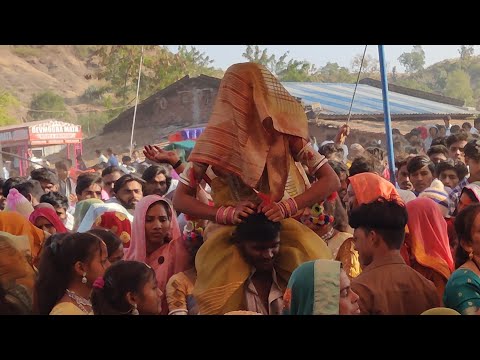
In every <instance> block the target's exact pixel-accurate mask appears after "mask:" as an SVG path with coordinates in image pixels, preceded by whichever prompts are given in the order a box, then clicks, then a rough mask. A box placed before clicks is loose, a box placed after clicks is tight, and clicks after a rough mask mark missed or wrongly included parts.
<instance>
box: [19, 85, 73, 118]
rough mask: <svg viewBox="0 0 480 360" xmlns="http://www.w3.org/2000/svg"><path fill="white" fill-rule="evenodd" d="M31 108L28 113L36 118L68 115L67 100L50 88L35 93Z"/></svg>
mask: <svg viewBox="0 0 480 360" xmlns="http://www.w3.org/2000/svg"><path fill="white" fill-rule="evenodd" d="M30 109H31V111H29V112H28V115H29V117H31V118H32V119H34V120H43V119H50V118H56V119H61V118H65V117H67V108H66V107H65V101H64V100H63V98H62V97H61V96H59V95H57V94H55V93H53V92H52V91H50V90H48V91H44V92H41V93H39V94H37V95H35V96H34V97H33V99H32V101H31V103H30Z"/></svg>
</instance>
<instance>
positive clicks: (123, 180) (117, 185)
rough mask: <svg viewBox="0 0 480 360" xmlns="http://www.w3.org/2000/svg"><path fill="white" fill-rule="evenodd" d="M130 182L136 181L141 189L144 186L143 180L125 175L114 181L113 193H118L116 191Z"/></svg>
mask: <svg viewBox="0 0 480 360" xmlns="http://www.w3.org/2000/svg"><path fill="white" fill-rule="evenodd" d="M132 181H136V182H138V183H139V184H140V186H142V188H143V185H144V184H145V180H143V179H142V178H140V177H138V176H135V175H132V174H126V175H123V176H122V177H121V178H120V179H118V180H117V181H115V185H113V192H114V193H115V194H116V193H118V191H119V190H120V189H121V188H122V187H123V186H124V185H125V184H127V183H129V182H132Z"/></svg>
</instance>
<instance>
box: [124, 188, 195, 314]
mask: <svg viewBox="0 0 480 360" xmlns="http://www.w3.org/2000/svg"><path fill="white" fill-rule="evenodd" d="M160 201H161V202H164V203H165V204H167V205H168V206H169V207H170V210H171V213H172V218H171V219H170V231H171V235H172V240H170V242H168V243H166V244H164V245H163V246H161V247H160V248H159V249H157V250H155V251H154V252H153V253H152V254H150V255H147V239H146V236H145V217H146V214H147V211H148V209H149V208H150V206H152V205H153V204H154V203H156V202H160ZM125 260H135V261H141V262H144V263H146V264H148V265H149V266H151V267H152V268H153V270H154V271H155V274H156V277H157V282H158V287H159V289H160V290H161V291H162V292H163V299H162V314H168V304H167V301H166V295H165V293H166V285H167V282H168V280H169V279H170V277H171V276H172V275H174V274H176V273H179V272H182V271H185V270H187V269H188V266H189V263H190V256H189V254H188V251H187V248H186V246H185V242H184V239H183V237H182V234H181V233H180V229H179V227H178V221H177V214H176V212H175V210H174V209H173V206H172V204H171V202H170V201H169V200H168V199H165V198H163V197H161V196H159V195H148V196H145V197H144V198H143V199H142V200H140V201H139V202H138V203H137V205H136V206H135V212H134V214H133V223H132V239H131V241H130V247H129V248H128V249H125Z"/></svg>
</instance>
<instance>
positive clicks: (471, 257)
mask: <svg viewBox="0 0 480 360" xmlns="http://www.w3.org/2000/svg"><path fill="white" fill-rule="evenodd" d="M468 258H469V259H470V260H472V259H473V251H471V252H470V254H468Z"/></svg>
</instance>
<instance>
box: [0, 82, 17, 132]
mask: <svg viewBox="0 0 480 360" xmlns="http://www.w3.org/2000/svg"><path fill="white" fill-rule="evenodd" d="M19 105H20V103H19V101H18V100H17V99H16V98H15V96H13V95H12V94H10V93H9V92H7V91H5V90H2V89H0V126H5V125H12V124H16V123H18V120H17V119H16V118H14V117H13V116H12V115H11V114H10V111H11V110H14V109H15V108H16V107H18V106H19Z"/></svg>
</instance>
